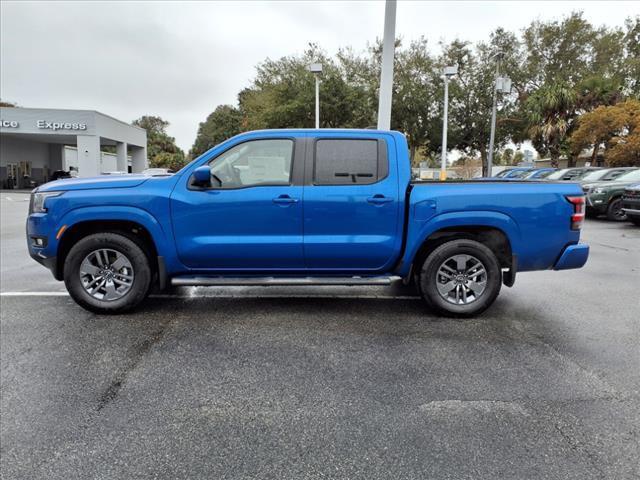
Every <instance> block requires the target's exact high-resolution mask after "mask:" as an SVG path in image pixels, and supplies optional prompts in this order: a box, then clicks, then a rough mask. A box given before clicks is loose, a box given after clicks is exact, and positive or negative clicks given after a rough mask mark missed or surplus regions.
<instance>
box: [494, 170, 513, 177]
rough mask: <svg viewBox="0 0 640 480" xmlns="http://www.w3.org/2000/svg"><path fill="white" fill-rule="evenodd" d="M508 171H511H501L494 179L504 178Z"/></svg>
mask: <svg viewBox="0 0 640 480" xmlns="http://www.w3.org/2000/svg"><path fill="white" fill-rule="evenodd" d="M510 171H511V169H508V170H503V171H501V172H500V173H496V175H495V177H496V178H502V177H504V176H505V175H507V174H508V173H509V172H510Z"/></svg>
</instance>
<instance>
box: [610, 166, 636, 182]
mask: <svg viewBox="0 0 640 480" xmlns="http://www.w3.org/2000/svg"><path fill="white" fill-rule="evenodd" d="M638 180H640V169H638V170H633V171H631V172H629V173H625V174H624V175H620V176H619V177H618V178H616V182H636V181H638Z"/></svg>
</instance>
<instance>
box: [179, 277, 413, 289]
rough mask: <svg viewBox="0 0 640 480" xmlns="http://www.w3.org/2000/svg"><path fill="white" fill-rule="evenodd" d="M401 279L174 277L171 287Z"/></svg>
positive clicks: (393, 279) (388, 282) (360, 282)
mask: <svg viewBox="0 0 640 480" xmlns="http://www.w3.org/2000/svg"><path fill="white" fill-rule="evenodd" d="M399 280H402V277H396V276H391V277H174V278H172V279H171V285H173V286H176V287H177V286H181V287H183V286H192V287H193V286H196V287H230V286H243V287H251V286H262V287H269V286H299V285H311V286H321V285H324V286H327V285H391V283H393V282H397V281H399Z"/></svg>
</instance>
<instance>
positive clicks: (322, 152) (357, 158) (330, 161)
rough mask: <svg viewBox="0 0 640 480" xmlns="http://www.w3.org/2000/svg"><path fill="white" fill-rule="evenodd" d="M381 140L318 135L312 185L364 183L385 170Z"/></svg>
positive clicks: (374, 178) (385, 172) (385, 163)
mask: <svg viewBox="0 0 640 480" xmlns="http://www.w3.org/2000/svg"><path fill="white" fill-rule="evenodd" d="M385 152H386V150H385V149H384V141H382V140H377V139H319V140H317V141H316V143H315V162H314V176H313V181H314V184H315V185H367V184H371V183H376V182H377V181H378V180H381V179H382V178H384V177H386V175H387V172H388V164H387V158H386V154H385Z"/></svg>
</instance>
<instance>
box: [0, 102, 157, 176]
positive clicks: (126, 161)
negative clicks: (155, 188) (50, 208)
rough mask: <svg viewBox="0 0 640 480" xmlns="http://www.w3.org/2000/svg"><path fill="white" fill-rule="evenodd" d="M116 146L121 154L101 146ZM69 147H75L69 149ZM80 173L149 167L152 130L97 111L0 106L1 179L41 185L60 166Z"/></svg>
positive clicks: (135, 169)
mask: <svg viewBox="0 0 640 480" xmlns="http://www.w3.org/2000/svg"><path fill="white" fill-rule="evenodd" d="M104 146H113V147H115V150H116V153H115V154H109V153H105V152H102V151H101V147H104ZM70 147H75V149H74V148H70ZM72 167H73V169H74V170H77V172H78V176H81V177H91V176H95V175H100V174H101V173H103V172H112V171H122V172H134V173H137V172H141V171H143V170H144V169H145V168H146V167H147V132H146V131H145V130H144V129H143V128H139V127H135V126H133V125H130V124H129V123H127V122H123V121H121V120H117V119H115V118H112V117H109V116H108V115H104V114H102V113H100V112H96V111H93V110H51V109H42V108H8V107H1V108H0V184H1V186H2V187H3V188H4V187H6V186H7V180H8V179H9V177H11V182H12V183H13V185H15V186H16V187H17V188H24V187H26V186H27V181H28V180H32V181H35V182H36V183H37V184H38V185H39V184H41V183H44V182H46V181H48V180H49V179H50V178H51V174H52V173H53V172H55V171H57V170H65V171H69V170H70V169H71V168H72Z"/></svg>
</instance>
